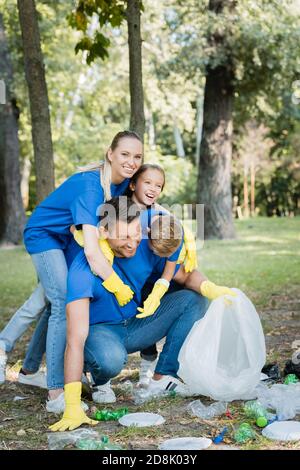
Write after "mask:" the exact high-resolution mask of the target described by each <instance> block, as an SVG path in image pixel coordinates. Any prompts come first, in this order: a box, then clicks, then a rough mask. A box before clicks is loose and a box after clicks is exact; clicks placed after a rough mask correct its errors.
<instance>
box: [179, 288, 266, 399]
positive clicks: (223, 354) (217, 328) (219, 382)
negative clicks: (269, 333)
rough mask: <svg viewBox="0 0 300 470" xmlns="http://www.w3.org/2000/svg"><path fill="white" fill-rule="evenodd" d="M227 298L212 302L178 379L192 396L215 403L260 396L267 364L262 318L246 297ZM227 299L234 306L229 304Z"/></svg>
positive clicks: (188, 343) (183, 354)
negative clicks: (257, 392) (260, 385)
mask: <svg viewBox="0 0 300 470" xmlns="http://www.w3.org/2000/svg"><path fill="white" fill-rule="evenodd" d="M233 290H234V291H235V292H236V293H237V294H238V295H237V297H232V296H225V297H224V296H223V297H220V298H218V299H216V300H214V301H212V302H211V304H210V306H209V308H208V310H207V312H206V315H205V316H204V318H202V319H201V320H199V321H198V322H196V323H195V324H194V326H193V328H192V329H191V331H190V333H189V335H188V336H187V338H186V340H185V342H184V344H183V345H182V348H181V350H180V353H179V357H178V361H179V371H178V375H179V377H181V379H182V380H183V381H184V382H185V383H186V384H187V385H188V386H189V388H190V389H191V391H192V392H194V393H196V394H199V395H205V396H208V397H211V398H213V399H214V400H223V401H232V400H243V399H244V400H245V399H250V398H251V397H252V398H253V397H255V392H254V389H255V387H256V386H257V384H258V383H259V380H260V372H261V369H262V367H263V366H264V364H265V360H266V347H265V338H264V334H263V330H262V326H261V322H260V319H259V316H258V314H257V312H256V310H255V308H254V306H253V304H252V303H251V301H250V300H249V299H248V298H247V296H246V295H245V294H244V293H243V292H241V291H240V290H238V289H233ZM226 299H229V300H230V301H231V303H230V304H229V305H227V301H226Z"/></svg>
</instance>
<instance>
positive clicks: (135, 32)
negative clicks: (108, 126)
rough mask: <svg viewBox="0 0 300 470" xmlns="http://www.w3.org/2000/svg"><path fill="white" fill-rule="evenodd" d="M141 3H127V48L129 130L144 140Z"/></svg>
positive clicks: (133, 0)
mask: <svg viewBox="0 0 300 470" xmlns="http://www.w3.org/2000/svg"><path fill="white" fill-rule="evenodd" d="M140 8H141V2H140V0H128V1H127V11H126V16H127V23H128V46H129V88H130V105H131V110H130V129H131V130H134V131H136V132H137V133H138V134H139V136H140V137H141V138H142V139H144V133H145V114H144V92H143V74H142V39H141V12H140Z"/></svg>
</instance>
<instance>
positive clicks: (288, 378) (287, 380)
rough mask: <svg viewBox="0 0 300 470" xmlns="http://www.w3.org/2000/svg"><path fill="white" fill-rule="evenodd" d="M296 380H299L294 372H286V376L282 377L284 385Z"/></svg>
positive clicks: (293, 382)
mask: <svg viewBox="0 0 300 470" xmlns="http://www.w3.org/2000/svg"><path fill="white" fill-rule="evenodd" d="M298 382H299V379H298V377H297V376H296V374H288V375H287V376H286V378H285V379H284V383H285V385H289V384H296V383H298Z"/></svg>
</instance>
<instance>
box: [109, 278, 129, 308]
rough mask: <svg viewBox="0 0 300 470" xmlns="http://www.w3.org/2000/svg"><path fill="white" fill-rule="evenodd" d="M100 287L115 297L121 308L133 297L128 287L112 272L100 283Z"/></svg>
mask: <svg viewBox="0 0 300 470" xmlns="http://www.w3.org/2000/svg"><path fill="white" fill-rule="evenodd" d="M102 285H103V287H105V289H106V290H108V291H109V292H111V293H112V294H114V295H115V296H116V299H117V301H118V302H119V305H121V307H123V306H124V305H126V304H128V302H130V300H131V299H132V297H133V295H134V292H133V291H132V290H131V289H130V287H129V286H127V285H126V284H124V282H123V281H122V279H121V278H120V277H119V276H118V275H117V274H116V273H115V272H113V273H112V274H111V275H110V276H109V277H108V278H107V279H106V280H105V281H104V282H102Z"/></svg>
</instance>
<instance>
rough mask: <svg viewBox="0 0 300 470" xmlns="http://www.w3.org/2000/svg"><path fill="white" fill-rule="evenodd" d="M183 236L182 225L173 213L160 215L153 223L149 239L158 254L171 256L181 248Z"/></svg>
mask: <svg viewBox="0 0 300 470" xmlns="http://www.w3.org/2000/svg"><path fill="white" fill-rule="evenodd" d="M182 236H183V231H182V225H181V223H180V222H179V220H177V219H176V218H175V217H174V216H173V215H169V214H163V215H159V216H158V217H157V218H155V220H154V221H153V222H152V223H151V227H150V232H149V239H150V242H151V245H152V248H153V251H154V253H155V254H156V255H158V256H161V257H163V258H165V257H169V256H171V255H172V254H173V253H174V252H175V251H176V250H177V249H178V248H179V246H180V244H181V240H182Z"/></svg>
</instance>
